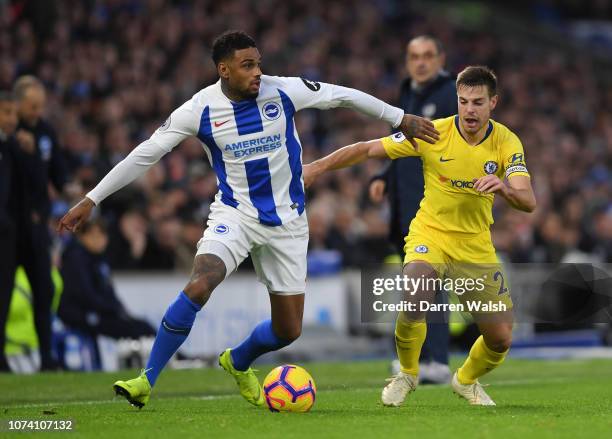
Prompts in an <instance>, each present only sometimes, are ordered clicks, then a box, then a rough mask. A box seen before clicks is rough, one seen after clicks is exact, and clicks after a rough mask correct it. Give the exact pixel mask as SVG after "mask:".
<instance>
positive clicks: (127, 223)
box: [0, 0, 612, 270]
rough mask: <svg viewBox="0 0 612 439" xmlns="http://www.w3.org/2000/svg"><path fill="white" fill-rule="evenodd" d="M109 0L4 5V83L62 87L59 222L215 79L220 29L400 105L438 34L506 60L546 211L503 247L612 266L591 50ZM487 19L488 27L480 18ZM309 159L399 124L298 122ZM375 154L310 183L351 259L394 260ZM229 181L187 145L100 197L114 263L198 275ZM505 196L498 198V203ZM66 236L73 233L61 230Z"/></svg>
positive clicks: (218, 6)
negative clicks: (239, 32)
mask: <svg viewBox="0 0 612 439" xmlns="http://www.w3.org/2000/svg"><path fill="white" fill-rule="evenodd" d="M194 3H196V4H195V5H192V4H191V2H187V1H173V2H171V1H162V0H105V1H103V0H98V1H94V0H91V1H63V2H26V1H14V2H0V9H2V13H0V88H1V89H9V88H11V87H12V84H13V82H14V80H15V79H16V78H17V77H18V76H20V75H23V74H32V75H35V76H37V77H38V78H40V79H41V80H42V81H43V83H44V84H45V86H46V88H47V92H48V103H47V119H48V120H49V122H50V123H51V124H52V125H53V126H54V127H55V129H56V131H57V134H58V138H59V142H60V144H61V146H62V148H63V153H64V157H65V161H66V164H67V169H68V173H69V178H70V180H71V181H72V184H71V185H70V186H69V189H68V190H65V191H64V193H63V194H54V196H53V199H54V201H53V215H54V217H55V218H56V219H57V218H58V217H61V215H62V214H63V213H64V212H65V211H66V209H67V208H68V207H69V206H70V205H71V204H72V203H74V202H76V201H77V200H78V199H79V198H80V197H81V196H82V195H83V194H85V193H86V192H87V191H88V190H89V189H91V188H92V187H93V186H94V185H95V184H96V183H97V182H98V181H99V180H100V179H101V178H102V177H103V176H104V175H105V173H106V172H107V171H108V170H109V169H110V168H111V167H112V166H114V165H115V164H117V163H118V162H119V161H120V160H122V159H123V158H124V157H125V156H126V155H127V154H128V153H129V152H130V150H131V149H132V148H133V147H134V146H136V145H137V144H138V143H140V142H141V141H143V140H144V139H146V138H148V136H149V135H150V134H151V133H152V132H153V131H154V130H155V129H156V128H157V127H158V126H159V125H161V124H162V123H163V121H164V120H165V119H166V118H167V117H168V115H169V114H170V113H171V111H172V110H173V109H174V108H176V107H177V106H179V105H180V104H181V103H182V102H184V101H185V100H187V99H189V98H190V97H191V95H192V94H194V93H195V92H197V91H198V90H199V89H201V88H203V87H205V86H207V85H209V84H211V83H213V82H214V81H216V71H215V68H214V65H213V63H212V60H211V59H210V44H211V42H212V40H213V38H214V37H215V36H216V35H217V34H219V33H221V32H223V31H224V30H226V29H228V28H238V29H243V30H245V31H247V32H248V33H250V34H251V35H252V36H253V37H254V38H255V39H256V41H257V42H258V45H259V49H260V51H261V53H262V54H263V70H264V73H267V74H271V75H281V76H302V77H306V78H309V79H312V80H318V81H324V82H331V83H335V84H340V85H345V86H349V87H354V88H357V89H361V90H363V91H366V92H368V93H371V94H373V95H375V96H377V97H379V98H381V99H383V100H385V101H387V102H390V103H394V102H395V101H396V99H397V97H398V93H399V85H400V82H401V80H402V79H404V78H405V75H406V73H405V68H404V61H405V44H406V42H407V41H408V40H409V38H410V37H411V36H413V35H417V34H422V33H429V34H432V35H435V36H437V37H438V38H440V39H441V40H442V42H443V43H444V45H445V46H446V52H447V67H448V70H450V71H451V72H458V71H460V70H461V69H462V68H463V67H464V66H466V65H469V64H485V65H488V66H490V67H491V68H493V69H494V70H495V71H496V73H497V75H498V78H499V81H500V91H501V101H500V104H499V106H498V109H497V110H496V112H495V114H494V118H495V119H496V120H497V121H499V122H502V123H504V124H506V125H507V126H508V127H510V128H511V129H512V130H513V131H515V132H516V133H517V134H518V136H519V137H520V138H521V140H522V141H523V144H524V147H525V151H526V156H527V165H528V167H529V170H530V172H531V175H532V179H533V182H534V187H535V190H536V195H537V199H538V207H537V210H536V212H535V213H534V214H525V213H522V212H518V211H515V210H511V209H509V208H508V207H507V206H506V205H505V204H504V203H503V202H496V204H495V212H494V217H495V224H494V227H493V236H494V242H495V244H496V246H497V248H498V250H499V251H500V252H501V253H502V254H504V255H505V257H506V258H507V259H508V260H510V261H514V262H559V261H564V260H568V258H574V259H576V258H583V259H584V258H586V257H588V258H591V259H593V260H596V261H606V262H610V261H612V201H611V200H612V184H611V183H612V173H611V169H612V166H611V165H612V87H609V86H607V84H605V83H604V82H602V81H604V80H605V76H606V75H607V76H609V74H610V72H601V71H599V72H597V71H596V69H595V67H594V65H593V63H592V61H591V59H590V58H589V56H588V54H580V55H578V54H576V53H569V52H564V51H560V50H559V49H551V48H550V47H549V46H547V45H546V44H544V43H538V41H533V42H532V43H531V44H528V45H526V44H524V42H522V41H520V40H518V39H515V38H514V37H513V36H512V35H508V34H504V33H503V32H500V33H499V34H497V33H496V32H495V29H492V28H490V27H487V28H484V27H483V28H481V30H474V29H475V27H474V26H470V27H469V28H467V27H463V26H462V25H461V24H458V23H457V22H456V21H452V22H451V21H449V20H448V19H446V18H444V17H443V16H439V15H434V14H431V13H428V11H427V10H421V11H417V10H415V9H414V8H411V7H409V6H408V5H407V4H406V2H401V1H393V0H378V1H360V2H350V3H349V2H329V1H325V0H292V1H290V2H288V1H282V0H258V1H254V0H223V1H219V2H194ZM476 28H477V27H476ZM297 127H298V131H299V133H300V136H301V141H302V144H303V159H304V162H305V163H308V162H310V161H312V160H314V159H316V158H318V157H320V156H321V155H323V154H325V153H327V152H329V151H331V150H332V149H335V148H337V147H340V146H343V145H346V144H350V143H354V142H356V141H359V140H365V139H371V138H376V137H382V136H384V135H387V134H388V133H389V127H388V126H386V124H384V123H378V122H372V121H371V120H369V119H365V118H362V117H360V116H356V115H355V113H353V112H351V111H348V110H341V109H339V110H332V111H325V112H317V111H314V110H312V111H311V110H309V111H306V112H303V113H301V114H299V115H298V116H297ZM381 165H382V163H376V162H370V163H367V164H366V165H363V166H361V167H355V168H351V169H348V170H344V171H341V172H336V173H333V174H329V175H326V176H325V177H324V178H321V179H320V180H319V181H318V182H317V183H316V185H315V186H314V187H313V188H312V189H311V190H310V192H309V198H308V200H309V202H308V207H307V211H308V219H309V223H310V231H311V242H310V246H311V248H312V249H324V250H333V251H337V252H338V253H339V254H340V255H341V256H342V259H343V265H344V266H359V265H362V264H364V263H369V262H377V261H380V260H381V259H382V258H384V257H385V256H386V255H387V254H389V252H392V247H391V246H390V245H389V244H388V242H387V234H388V207H387V206H386V205H385V204H384V203H383V204H382V205H376V204H374V203H372V202H370V201H369V200H368V196H367V187H368V183H369V181H370V178H371V176H372V175H373V174H375V173H376V172H377V171H378V169H379V167H380V166H381ZM216 190H217V187H216V179H215V175H214V172H213V171H212V170H211V168H210V166H209V164H208V162H207V159H206V156H205V155H204V153H203V151H202V147H201V145H200V143H199V141H198V140H197V139H195V138H192V139H189V140H186V141H184V142H183V143H182V144H180V145H179V146H177V148H176V149H175V150H174V151H173V152H172V153H170V154H168V155H167V156H166V157H165V158H164V159H163V160H162V161H161V162H160V163H158V164H157V165H156V166H155V167H154V168H153V169H151V170H150V171H149V172H148V173H147V174H146V175H145V176H143V177H142V178H141V179H140V180H138V181H137V182H136V183H134V184H133V185H131V186H130V187H129V188H126V189H124V190H122V191H120V192H119V193H117V194H115V195H114V196H112V197H111V198H109V199H107V200H106V201H105V202H104V203H102V205H101V215H102V216H104V217H105V219H106V220H107V223H108V224H109V237H110V242H109V246H108V258H109V261H110V264H111V267H112V268H113V269H114V270H188V269H190V268H191V265H192V259H193V255H194V252H195V245H196V243H197V241H198V240H199V239H200V237H201V235H202V231H203V226H204V223H205V220H206V217H207V215H208V210H209V206H210V203H211V202H212V200H213V197H214V194H215V193H216ZM498 201H500V200H498ZM57 241H58V242H61V238H58V239H57Z"/></svg>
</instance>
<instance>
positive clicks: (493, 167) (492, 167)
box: [484, 161, 497, 174]
mask: <svg viewBox="0 0 612 439" xmlns="http://www.w3.org/2000/svg"><path fill="white" fill-rule="evenodd" d="M484 171H485V172H486V173H487V174H495V173H496V172H497V162H494V161H488V162H486V163H485V165H484Z"/></svg>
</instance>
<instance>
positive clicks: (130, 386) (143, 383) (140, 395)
mask: <svg viewBox="0 0 612 439" xmlns="http://www.w3.org/2000/svg"><path fill="white" fill-rule="evenodd" d="M145 373H146V371H145V370H143V371H142V372H141V373H140V375H139V376H138V377H136V378H134V379H131V380H127V381H117V382H115V384H113V389H114V390H115V395H120V396H123V397H124V398H125V399H127V400H128V402H129V403H130V404H132V405H133V406H134V407H138V408H139V409H141V408H143V407H144V405H145V404H146V403H147V402H149V396H151V384H149V379H148V378H147V376H146V375H145Z"/></svg>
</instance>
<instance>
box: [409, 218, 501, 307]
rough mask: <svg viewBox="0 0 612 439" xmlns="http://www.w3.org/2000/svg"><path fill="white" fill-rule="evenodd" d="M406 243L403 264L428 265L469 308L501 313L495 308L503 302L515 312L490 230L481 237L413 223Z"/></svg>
mask: <svg viewBox="0 0 612 439" xmlns="http://www.w3.org/2000/svg"><path fill="white" fill-rule="evenodd" d="M405 241H406V245H405V246H404V252H405V253H406V257H405V258H404V264H408V263H409V262H412V261H416V260H420V261H425V262H427V263H429V264H430V265H431V266H432V267H434V269H435V270H436V271H437V273H438V276H439V278H440V279H441V280H442V281H443V282H442V284H443V285H444V287H445V289H446V290H447V291H448V290H450V291H453V292H454V293H455V294H456V295H457V297H458V298H459V300H460V302H462V303H464V305H466V308H467V307H470V310H473V311H475V312H483V313H489V312H498V311H500V309H499V307H498V308H496V305H497V306H498V305H499V304H500V303H501V304H504V305H505V306H506V310H510V309H512V299H511V298H510V287H509V285H508V280H507V278H506V276H505V274H504V271H503V269H502V265H501V263H500V262H499V260H498V258H497V255H496V254H495V248H494V247H493V243H492V242H491V234H490V232H489V231H488V230H487V231H484V232H482V233H478V234H462V233H450V232H441V231H439V230H436V229H433V228H431V227H428V226H426V225H424V224H421V223H420V222H417V221H413V222H412V223H411V224H410V232H409V233H408V236H406V239H405ZM468 302H470V303H469V304H468ZM473 307H478V308H477V309H475V308H473ZM466 310H467V309H466ZM501 310H502V311H503V309H501Z"/></svg>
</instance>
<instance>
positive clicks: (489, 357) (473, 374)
mask: <svg viewBox="0 0 612 439" xmlns="http://www.w3.org/2000/svg"><path fill="white" fill-rule="evenodd" d="M509 350H510V349H508V351H509ZM508 351H506V352H495V351H492V350H491V349H490V348H489V347H488V346H487V345H486V344H485V342H484V338H482V335H481V336H480V337H478V339H477V340H476V341H475V342H474V345H473V346H472V349H470V354H469V355H468V357H467V358H466V360H465V363H463V366H461V367H460V368H459V369H458V370H457V378H458V379H459V382H460V383H461V384H474V383H475V382H476V380H477V379H478V378H479V377H481V376H483V375H484V374H485V373H488V372H490V371H492V370H493V369H495V368H496V367H497V366H499V365H500V364H502V363H503V362H504V358H506V354H507V353H508Z"/></svg>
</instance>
